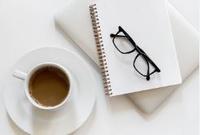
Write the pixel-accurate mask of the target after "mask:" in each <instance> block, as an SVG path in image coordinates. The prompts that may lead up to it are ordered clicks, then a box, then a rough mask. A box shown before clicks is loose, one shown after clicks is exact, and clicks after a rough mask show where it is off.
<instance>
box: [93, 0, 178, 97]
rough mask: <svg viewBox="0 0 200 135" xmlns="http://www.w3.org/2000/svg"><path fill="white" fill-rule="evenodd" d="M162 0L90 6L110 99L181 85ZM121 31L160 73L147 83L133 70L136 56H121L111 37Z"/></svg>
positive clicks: (111, 1)
mask: <svg viewBox="0 0 200 135" xmlns="http://www.w3.org/2000/svg"><path fill="white" fill-rule="evenodd" d="M165 6H166V3H165V1H164V0H150V1H149V0H118V1H115V0H109V1H107V0H101V1H100V0H96V1H93V3H92V4H91V5H90V6H89V11H90V15H91V22H92V26H93V34H94V39H95V42H96V50H97V53H98V56H99V57H98V59H99V65H100V67H101V70H102V76H103V80H104V85H105V93H106V94H107V95H110V96H116V95H122V94H128V93H132V92H136V91H143V90H150V89H154V88H160V87H165V86H171V85H176V84H179V83H181V76H180V71H179V65H178V61H177V56H176V50H175V46H174V42H173V38H172V33H171V30H170V23H169V18H168V15H167V11H166V7H165ZM118 26H123V28H124V29H125V30H126V31H127V32H128V33H129V35H130V36H131V37H132V38H133V39H134V41H135V42H136V44H137V45H138V46H139V47H141V48H142V49H143V50H145V52H146V53H147V54H148V55H149V56H150V57H151V59H152V60H153V61H154V62H155V63H156V64H157V66H158V67H159V68H160V69H161V72H160V73H157V74H154V75H152V77H151V79H150V81H147V80H146V79H145V78H143V77H141V76H140V75H138V74H137V73H136V72H135V71H134V68H133V65H132V63H133V60H134V57H136V54H134V53H133V54H130V55H122V54H119V53H118V52H117V50H116V49H115V48H114V46H113V42H112V39H111V38H110V34H111V33H115V32H116V31H117V29H118Z"/></svg>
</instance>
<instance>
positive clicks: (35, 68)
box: [25, 62, 72, 110]
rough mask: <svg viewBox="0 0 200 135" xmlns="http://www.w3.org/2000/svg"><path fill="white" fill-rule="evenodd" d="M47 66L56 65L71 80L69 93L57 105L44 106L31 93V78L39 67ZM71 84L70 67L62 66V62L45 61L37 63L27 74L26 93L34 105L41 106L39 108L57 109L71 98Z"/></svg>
mask: <svg viewBox="0 0 200 135" xmlns="http://www.w3.org/2000/svg"><path fill="white" fill-rule="evenodd" d="M46 66H53V67H56V68H58V69H60V70H61V71H62V72H63V73H64V74H65V75H66V76H67V78H68V81H69V84H70V85H69V91H68V94H67V95H66V97H65V99H64V100H63V101H62V102H60V103H59V104H57V105H55V106H44V105H42V104H40V103H37V102H36V101H35V100H34V99H33V97H32V96H31V95H30V93H29V82H30V79H31V77H32V75H33V74H34V73H35V72H36V71H37V70H39V69H41V68H43V67H46ZM71 85H72V82H71V74H70V72H69V71H68V69H66V68H65V67H63V66H61V65H60V64H57V63H53V62H44V63H40V64H38V65H36V66H35V67H33V68H32V69H31V70H30V71H29V72H28V74H27V77H26V79H25V94H26V97H27V98H28V100H29V101H30V102H31V104H32V105H34V106H35V107H37V108H39V109H43V110H55V109H57V108H59V107H61V106H63V105H64V104H65V103H66V101H67V100H68V99H69V97H70V95H71Z"/></svg>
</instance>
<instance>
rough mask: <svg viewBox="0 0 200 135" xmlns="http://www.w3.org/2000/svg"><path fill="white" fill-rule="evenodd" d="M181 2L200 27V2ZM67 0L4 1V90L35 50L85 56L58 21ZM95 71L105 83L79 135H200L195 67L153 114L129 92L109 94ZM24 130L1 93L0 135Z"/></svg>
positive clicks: (0, 75)
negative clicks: (56, 49) (66, 51)
mask: <svg viewBox="0 0 200 135" xmlns="http://www.w3.org/2000/svg"><path fill="white" fill-rule="evenodd" d="M180 1H181V0H170V2H172V3H173V4H174V5H175V6H177V9H180V11H181V10H182V13H183V15H184V16H185V17H186V19H188V20H189V21H190V22H191V23H192V24H193V26H194V27H196V28H197V24H198V19H197V18H196V17H197V16H195V15H194V13H195V14H197V13H196V11H197V10H198V9H197V10H196V8H197V7H196V4H195V3H196V1H197V0H191V1H190V2H189V0H184V1H181V2H180ZM66 3H67V0H17V1H16V0H0V17H1V18H0V47H1V49H0V61H1V65H0V92H1V93H2V91H3V87H4V83H5V81H9V80H4V78H5V77H6V75H8V74H9V70H10V68H11V67H12V65H13V64H14V63H15V62H16V61H17V60H18V59H19V58H20V57H21V56H23V55H24V54H25V53H26V52H28V51H30V50H33V49H36V48H39V47H45V46H58V47H63V48H67V49H71V50H73V51H75V52H77V53H79V54H80V55H83V54H82V53H81V52H80V50H79V49H78V48H76V47H75V46H74V45H73V44H72V43H71V42H70V41H69V40H67V39H66V38H64V37H63V35H62V34H61V33H60V32H59V31H58V30H57V29H56V27H55V25H54V19H53V15H54V14H55V13H56V11H57V10H59V9H60V8H62V7H64V6H65V4H66ZM179 3H181V4H179ZM183 3H185V4H183ZM188 3H189V4H188ZM186 5H187V6H186ZM193 9H195V10H193ZM83 57H85V56H84V55H83ZM88 63H89V64H91V66H94V65H93V64H92V63H90V62H88ZM91 72H93V73H94V75H95V76H96V78H97V81H98V82H99V84H98V86H97V89H96V90H97V94H98V96H97V103H96V107H95V109H94V112H93V113H92V115H91V116H90V117H89V119H88V121H87V122H86V123H85V124H84V125H83V126H82V127H81V128H80V129H79V130H78V131H76V132H75V133H74V135H110V134H115V135H133V134H136V135H147V134H148V135H161V134H162V135H197V134H198V130H197V129H198V104H197V102H198V98H199V94H198V88H199V86H198V82H199V81H198V71H195V72H194V73H193V75H192V76H191V77H189V78H188V80H187V81H186V82H185V83H184V85H182V86H181V87H180V88H179V89H178V90H176V91H175V92H174V93H173V94H172V95H171V96H170V98H169V99H168V100H167V101H166V102H165V103H164V104H163V105H162V106H161V107H160V108H159V109H158V110H157V111H156V112H155V113H154V114H152V115H145V114H143V113H141V112H140V111H139V110H138V109H137V108H136V107H135V106H134V104H133V103H132V102H131V101H130V100H129V99H128V98H126V97H125V96H120V97H114V98H110V99H108V98H106V97H105V96H104V94H103V87H102V82H101V78H100V73H99V71H98V70H97V68H96V67H94V70H93V71H91ZM21 134H22V135H23V134H25V133H23V132H22V131H21V130H20V129H19V128H18V127H17V126H16V125H14V124H13V122H12V121H11V120H10V119H9V117H8V115H7V113H6V110H5V107H4V104H3V99H2V94H1V95H0V135H21Z"/></svg>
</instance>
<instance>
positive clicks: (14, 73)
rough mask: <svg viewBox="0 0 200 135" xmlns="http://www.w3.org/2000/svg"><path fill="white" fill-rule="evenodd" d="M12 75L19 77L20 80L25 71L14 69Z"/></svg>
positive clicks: (24, 76)
mask: <svg viewBox="0 0 200 135" xmlns="http://www.w3.org/2000/svg"><path fill="white" fill-rule="evenodd" d="M13 76H14V77H16V78H18V79H20V80H25V78H26V76H27V73H25V72H23V71H20V70H15V71H14V72H13Z"/></svg>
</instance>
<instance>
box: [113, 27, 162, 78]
mask: <svg viewBox="0 0 200 135" xmlns="http://www.w3.org/2000/svg"><path fill="white" fill-rule="evenodd" d="M118 29H119V30H118V32H117V33H116V34H110V37H112V38H113V39H112V42H113V44H114V46H115V48H116V49H117V50H118V51H119V52H120V53H122V54H130V53H132V52H134V51H136V52H137V53H138V54H137V55H136V57H135V59H134V60H133V67H134V68H135V70H136V71H137V72H138V73H139V74H140V75H142V76H143V77H146V80H150V76H151V75H152V74H154V73H155V72H160V69H159V68H158V67H157V66H156V64H155V63H154V62H153V61H152V60H151V59H150V58H149V56H148V55H147V54H146V53H145V52H144V51H143V50H142V49H141V48H140V47H139V46H138V45H136V43H135V42H134V40H133V39H132V38H131V37H130V36H129V34H128V33H127V32H126V31H125V30H124V29H123V28H122V27H121V26H119V27H118ZM122 38H123V39H124V40H121V39H122ZM119 39H120V40H119ZM140 59H141V60H140Z"/></svg>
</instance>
